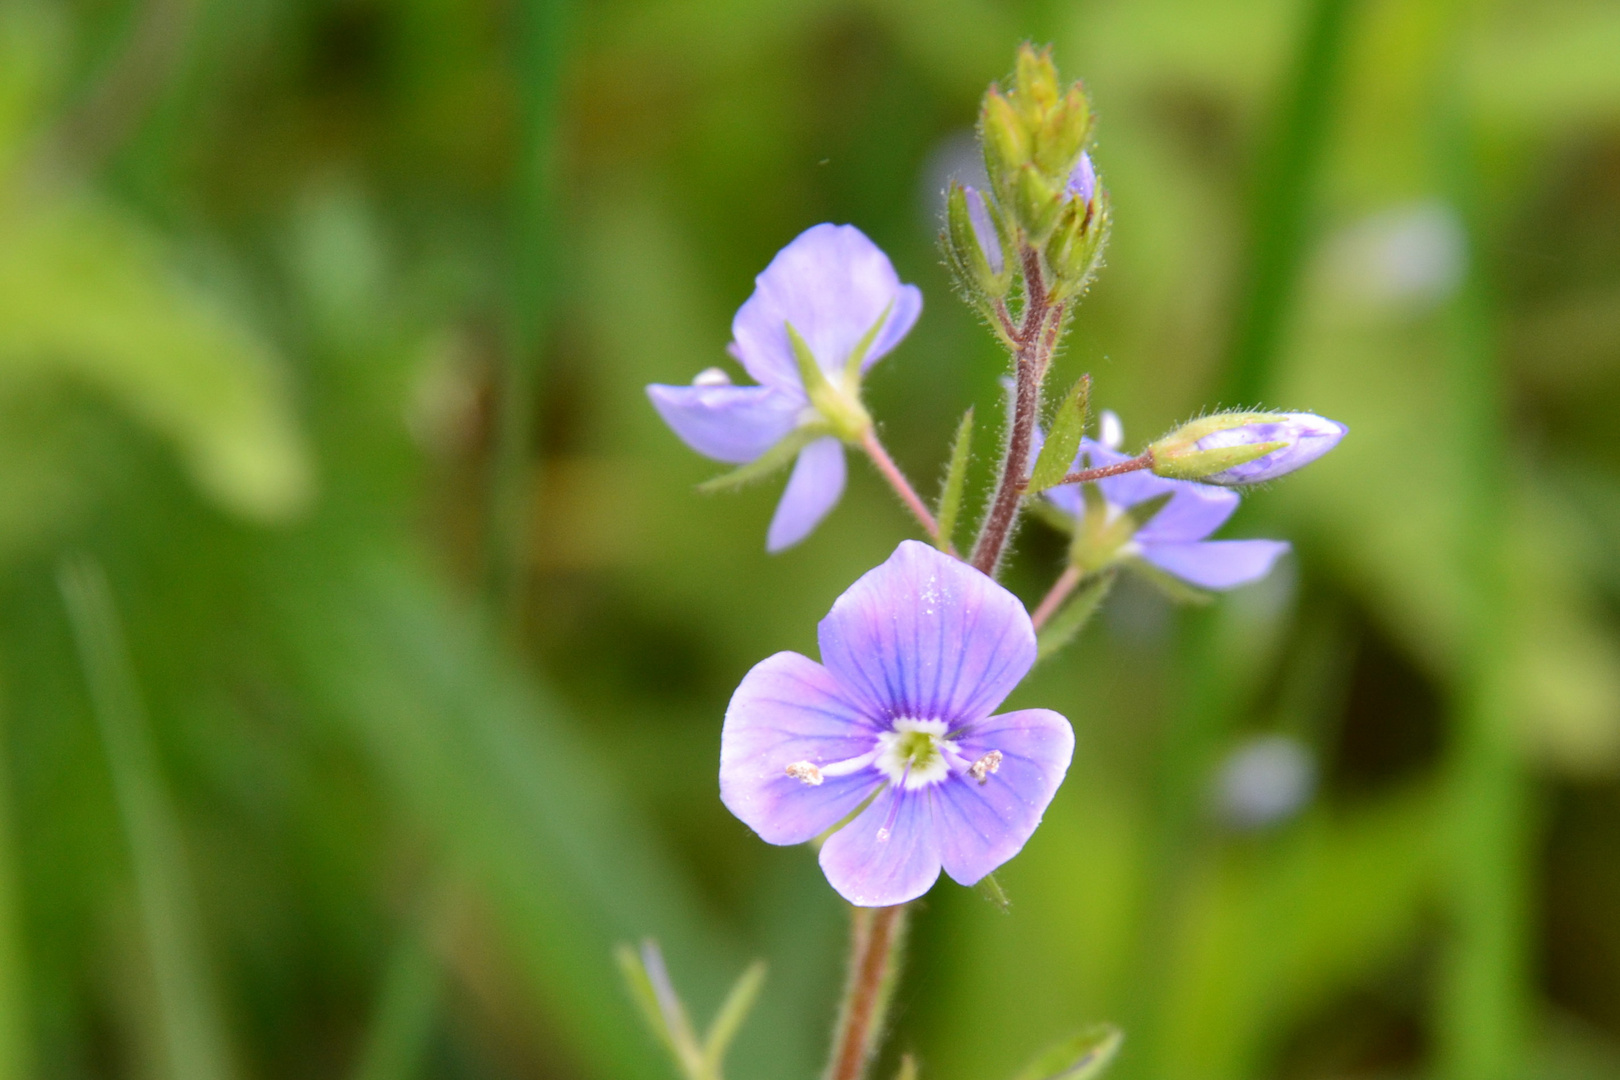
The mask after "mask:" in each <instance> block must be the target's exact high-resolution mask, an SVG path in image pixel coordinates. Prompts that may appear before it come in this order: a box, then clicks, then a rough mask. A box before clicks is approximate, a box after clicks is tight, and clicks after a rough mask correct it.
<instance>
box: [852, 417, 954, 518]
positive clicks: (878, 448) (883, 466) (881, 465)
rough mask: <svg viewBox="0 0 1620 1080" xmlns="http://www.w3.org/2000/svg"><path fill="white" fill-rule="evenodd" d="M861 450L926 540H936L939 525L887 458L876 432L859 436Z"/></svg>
mask: <svg viewBox="0 0 1620 1080" xmlns="http://www.w3.org/2000/svg"><path fill="white" fill-rule="evenodd" d="M861 449H862V450H865V451H866V456H867V457H869V458H871V459H872V464H873V465H875V466H877V471H878V472H879V473H881V474H883V479H885V480H887V481H888V482H889V486H890V487H892V488H894V491H895V494H897V495H899V496H900V501H901V502H903V503H905V504H906V508H907V509H908V510H910V511H911V513H912V515H913V516H914V517H916V519H917V521H918V522H919V523H920V524H921V525H922V527H923V531H925V532H926V533H928V538H929V539H930V540H933V539H936V538H937V537H938V536H939V523H938V522H937V521H935V520H934V515H933V514H932V513H930V512H929V510H928V504H927V503H925V502H923V501H922V498H921V497H920V496H918V494H917V490H916V489H915V488H913V487H912V486H911V481H909V480H907V479H906V474H905V473H903V472H901V471H900V466H898V465H896V464H895V463H894V459H893V458H892V457H890V456H889V452H888V451H887V450H885V449H884V448H883V444H882V443H881V442H879V441H878V437H877V432H876V431H874V430H872V429H871V428H867V429H866V434H865V435H862V436H861Z"/></svg>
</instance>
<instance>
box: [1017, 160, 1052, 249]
mask: <svg viewBox="0 0 1620 1080" xmlns="http://www.w3.org/2000/svg"><path fill="white" fill-rule="evenodd" d="M1012 206H1013V214H1014V216H1015V217H1017V219H1018V224H1020V225H1022V226H1023V227H1024V231H1025V232H1026V233H1028V234H1029V239H1030V242H1031V243H1034V244H1039V243H1041V242H1042V241H1043V240H1045V239H1046V234H1047V233H1049V232H1050V231H1051V230H1052V226H1053V225H1054V224H1056V222H1057V218H1058V213H1059V212H1060V211H1061V210H1062V209H1063V190H1062V187H1061V186H1060V185H1059V184H1056V183H1054V182H1053V181H1051V180H1049V179H1048V178H1047V177H1046V176H1044V175H1043V174H1042V173H1041V171H1040V170H1039V169H1037V168H1036V167H1035V166H1033V165H1025V166H1024V167H1023V168H1021V169H1019V170H1018V173H1017V176H1016V177H1015V178H1014V180H1013V183H1012Z"/></svg>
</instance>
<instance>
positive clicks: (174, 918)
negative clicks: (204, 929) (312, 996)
mask: <svg viewBox="0 0 1620 1080" xmlns="http://www.w3.org/2000/svg"><path fill="white" fill-rule="evenodd" d="M58 582H59V584H60V587H61V590H62V598H63V600H64V601H65V602H66V605H67V610H68V616H69V619H70V621H71V623H72V627H73V637H74V641H75V643H76V644H77V646H78V651H79V659H80V662H81V663H82V665H83V667H84V677H85V682H86V683H87V685H88V687H89V690H90V699H91V704H92V706H93V708H94V711H95V716H96V722H97V724H98V725H99V727H100V729H101V737H102V742H103V745H104V748H105V749H106V752H107V768H108V772H109V773H110V774H111V776H112V785H113V795H114V797H115V799H116V802H117V805H118V812H119V817H120V819H121V821H122V823H123V827H124V835H125V839H126V841H127V842H128V844H129V851H130V863H131V866H132V868H133V870H134V874H135V887H136V898H137V903H138V906H139V909H140V919H141V929H142V931H143V933H144V936H145V946H146V951H147V953H148V958H149V960H150V962H151V964H152V975H153V984H154V989H155V991H156V1001H155V1003H154V1004H155V1012H156V1015H157V1020H158V1023H159V1025H160V1030H159V1031H158V1032H157V1033H156V1034H157V1038H156V1039H155V1040H154V1042H155V1044H156V1045H158V1046H159V1047H161V1050H162V1055H163V1058H164V1061H163V1067H162V1072H161V1075H163V1076H165V1077H167V1078H169V1080H227V1078H228V1077H229V1076H230V1075H231V1073H230V1069H229V1066H228V1064H227V1061H228V1058H227V1052H226V1045H227V1043H226V1040H225V1036H224V1031H223V1027H222V1024H221V1022H220V1017H219V1013H218V1009H217V1004H216V1002H215V1000H214V998H213V993H212V986H211V984H210V980H209V978H208V976H207V973H206V969H205V964H204V960H203V950H202V945H201V943H200V942H199V941H198V939H197V930H198V927H199V925H200V920H199V918H198V914H197V908H196V903H195V899H194V893H193V890H192V885H191V879H190V874H189V872H188V870H187V867H186V861H185V854H184V851H183V849H182V844H181V838H180V825H179V821H178V818H177V816H176V813H175V810H174V807H173V806H172V805H170V803H169V800H168V795H167V792H166V790H165V788H164V783H163V779H162V776H161V773H160V771H159V768H158V762H157V755H156V751H155V750H154V748H153V746H152V743H151V736H150V734H149V732H148V731H147V722H146V716H145V714H144V710H143V709H142V706H141V701H140V694H139V691H138V690H137V688H136V685H135V674H134V671H133V670H132V668H131V665H130V659H129V654H128V651H127V650H126V648H125V645H124V638H123V631H122V629H121V628H120V626H119V623H118V617H117V613H116V612H115V611H114V609H113V601H112V593H111V590H110V589H109V588H108V585H107V579H106V575H105V574H104V573H103V572H102V570H101V568H100V566H99V565H97V564H96V563H94V562H92V561H90V560H89V559H87V558H69V559H66V560H64V561H63V563H62V564H61V566H60V567H59V569H58Z"/></svg>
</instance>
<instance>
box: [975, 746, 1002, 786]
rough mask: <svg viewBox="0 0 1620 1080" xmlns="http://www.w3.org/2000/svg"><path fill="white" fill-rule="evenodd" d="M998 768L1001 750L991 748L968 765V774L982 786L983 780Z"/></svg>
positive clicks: (999, 766)
mask: <svg viewBox="0 0 1620 1080" xmlns="http://www.w3.org/2000/svg"><path fill="white" fill-rule="evenodd" d="M999 768H1001V751H1000V750H992V751H990V752H989V753H988V754H986V755H984V757H982V758H980V759H979V760H978V761H975V762H974V763H973V764H972V765H969V766H968V775H969V776H971V777H973V779H975V780H977V781H978V782H979V786H980V787H983V786H984V782H985V781H986V780H988V779H989V778H990V775H991V774H992V773H994V772H995V771H996V770H997V769H999Z"/></svg>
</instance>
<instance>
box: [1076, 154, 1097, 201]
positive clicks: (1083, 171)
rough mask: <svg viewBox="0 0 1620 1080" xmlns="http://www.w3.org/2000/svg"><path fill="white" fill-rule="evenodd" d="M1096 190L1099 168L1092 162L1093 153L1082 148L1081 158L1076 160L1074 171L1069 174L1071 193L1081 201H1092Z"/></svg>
mask: <svg viewBox="0 0 1620 1080" xmlns="http://www.w3.org/2000/svg"><path fill="white" fill-rule="evenodd" d="M1096 191H1097V169H1096V167H1095V166H1093V165H1092V164H1091V155H1090V154H1088V153H1086V152H1085V151H1084V150H1082V151H1081V152H1080V160H1079V161H1077V162H1075V166H1074V171H1073V172H1071V173H1070V174H1069V194H1070V195H1074V196H1076V197H1077V198H1079V200H1080V201H1081V202H1090V201H1091V196H1092V195H1093V194H1095V193H1096Z"/></svg>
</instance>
